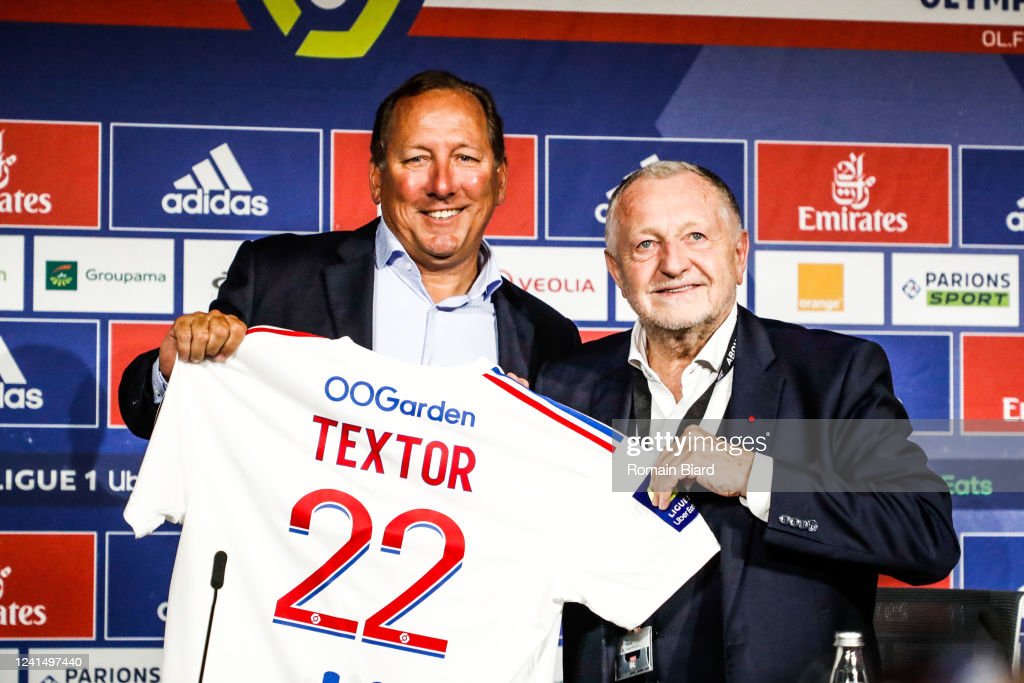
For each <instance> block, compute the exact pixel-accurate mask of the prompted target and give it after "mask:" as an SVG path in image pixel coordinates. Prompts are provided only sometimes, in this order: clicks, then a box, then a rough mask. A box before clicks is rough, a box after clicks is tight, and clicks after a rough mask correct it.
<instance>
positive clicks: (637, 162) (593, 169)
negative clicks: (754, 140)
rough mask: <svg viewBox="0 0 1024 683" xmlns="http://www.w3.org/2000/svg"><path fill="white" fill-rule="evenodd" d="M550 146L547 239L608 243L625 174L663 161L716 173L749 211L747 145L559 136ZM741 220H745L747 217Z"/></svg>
mask: <svg viewBox="0 0 1024 683" xmlns="http://www.w3.org/2000/svg"><path fill="white" fill-rule="evenodd" d="M545 146H546V147H547V160H548V169H547V193H546V195H547V201H548V205H547V221H546V222H547V231H548V232H547V236H548V237H551V238H560V239H586V240H591V241H595V242H597V241H603V240H604V227H605V222H606V221H607V214H608V203H609V200H610V199H611V196H612V193H613V192H614V191H615V188H616V187H618V185H619V183H620V182H621V181H622V178H623V176H624V175H628V174H629V173H630V172H632V171H634V170H637V169H640V168H644V167H646V166H649V165H651V164H653V163H655V162H657V161H659V160H663V159H686V160H688V161H691V162H693V163H695V164H699V165H701V166H704V167H706V168H710V169H714V171H715V173H717V174H718V175H719V176H721V178H722V179H723V180H724V181H725V182H726V184H727V185H729V187H730V188H731V189H732V191H733V193H734V194H735V195H736V199H737V201H738V202H739V205H740V209H741V211H744V212H745V198H746V186H747V182H746V143H745V142H742V141H719V140H687V139H671V138H611V137H599V136H587V137H583V136H561V135H551V136H548V137H547V138H545ZM742 218H744V219H745V218H746V217H745V215H744V216H743V217H742Z"/></svg>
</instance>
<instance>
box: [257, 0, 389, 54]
mask: <svg viewBox="0 0 1024 683" xmlns="http://www.w3.org/2000/svg"><path fill="white" fill-rule="evenodd" d="M312 1H313V4H314V5H315V6H316V7H317V8H319V9H320V10H326V11H331V10H336V9H338V8H339V7H341V6H342V5H344V4H345V0H312ZM263 5H264V6H265V7H266V8H267V11H268V12H270V16H271V18H272V19H273V20H274V23H275V24H277V28H278V29H280V31H281V33H283V34H284V35H286V36H287V35H290V34H291V32H292V30H293V29H294V28H295V25H296V24H297V23H298V21H299V18H300V17H301V16H302V9H301V8H300V7H299V3H298V2H297V1H296V0H263ZM397 7H398V0H366V6H365V7H363V9H362V11H361V12H360V13H359V15H358V16H357V17H356V19H355V21H353V22H352V26H351V27H350V28H348V29H346V30H344V31H338V30H331V31H328V30H322V29H311V30H309V31H308V32H307V33H306V35H305V37H304V38H303V39H302V42H301V43H300V44H299V48H298V50H297V51H296V52H295V54H297V55H298V56H300V57H315V58H320V59H355V58H358V57H362V56H364V55H365V54H366V53H367V52H368V51H369V50H370V48H371V47H373V44H374V43H375V42H377V38H379V37H380V34H381V33H382V32H383V31H384V27H385V26H387V25H388V22H389V21H390V20H391V16H392V15H393V14H394V13H395V9H396V8H397Z"/></svg>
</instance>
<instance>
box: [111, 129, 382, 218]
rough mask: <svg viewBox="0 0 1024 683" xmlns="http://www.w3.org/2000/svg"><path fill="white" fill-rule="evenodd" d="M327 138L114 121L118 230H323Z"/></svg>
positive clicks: (114, 206)
mask: <svg viewBox="0 0 1024 683" xmlns="http://www.w3.org/2000/svg"><path fill="white" fill-rule="evenodd" d="M321 139H322V133H321V132H320V131H314V130H304V129H277V128H274V129H269V128H228V127H215V126H207V127H203V126H156V125H143V124H113V125H112V126H111V182H110V185H111V188H110V197H111V199H110V215H111V217H110V223H111V228H112V229H114V230H118V229H135V230H145V229H151V230H174V231H189V230H192V231H204V232H205V231H209V232H214V231H217V232H220V231H239V232H242V231H245V232H318V231H319V230H320V227H321V206H322V192H321V186H322V182H321V178H322V160H321V151H322V144H321ZM364 174H365V163H364Z"/></svg>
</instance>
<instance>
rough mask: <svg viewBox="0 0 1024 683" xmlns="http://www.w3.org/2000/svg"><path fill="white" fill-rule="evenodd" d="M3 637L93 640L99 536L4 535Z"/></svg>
mask: <svg viewBox="0 0 1024 683" xmlns="http://www.w3.org/2000/svg"><path fill="white" fill-rule="evenodd" d="M0 557H2V558H3V559H2V560H0V639H7V638H17V639H25V640H39V639H54V638H66V639H92V638H93V637H94V635H95V634H94V628H93V626H94V623H95V608H96V603H95V587H96V535H95V534H93V533H54V534H46V533H18V532H8V533H0Z"/></svg>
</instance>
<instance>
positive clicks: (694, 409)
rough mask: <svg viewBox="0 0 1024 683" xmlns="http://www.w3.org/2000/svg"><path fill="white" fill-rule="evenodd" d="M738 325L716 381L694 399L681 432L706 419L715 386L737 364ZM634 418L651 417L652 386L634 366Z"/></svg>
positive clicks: (680, 426) (734, 329)
mask: <svg viewBox="0 0 1024 683" xmlns="http://www.w3.org/2000/svg"><path fill="white" fill-rule="evenodd" d="M738 327H739V324H738V321H737V325H736V327H734V328H733V331H732V339H730V340H729V348H728V349H726V351H725V356H724V357H723V358H722V362H721V364H720V365H719V366H718V375H716V376H715V381H714V382H712V383H711V386H709V387H708V388H707V389H705V390H704V393H703V394H701V395H700V398H698V399H697V400H696V401H694V402H693V405H691V406H690V409H689V410H687V411H686V414H685V415H683V419H682V421H681V422H680V423H679V430H678V431H679V432H682V430H683V429H685V428H686V427H687V425H691V424H698V423H699V422H700V421H701V420H702V419H704V413H706V412H707V410H708V404H709V403H711V395H712V394H713V393H714V392H715V387H716V386H718V383H719V382H720V381H722V379H723V378H724V377H725V376H726V375H728V374H729V372H730V371H731V370H732V366H733V365H735V364H736V330H737V328H738ZM633 419H635V420H649V419H651V388H650V386H649V385H648V383H647V378H646V377H644V373H643V371H642V370H640V369H639V368H635V367H634V368H633ZM677 433H678V432H677Z"/></svg>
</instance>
